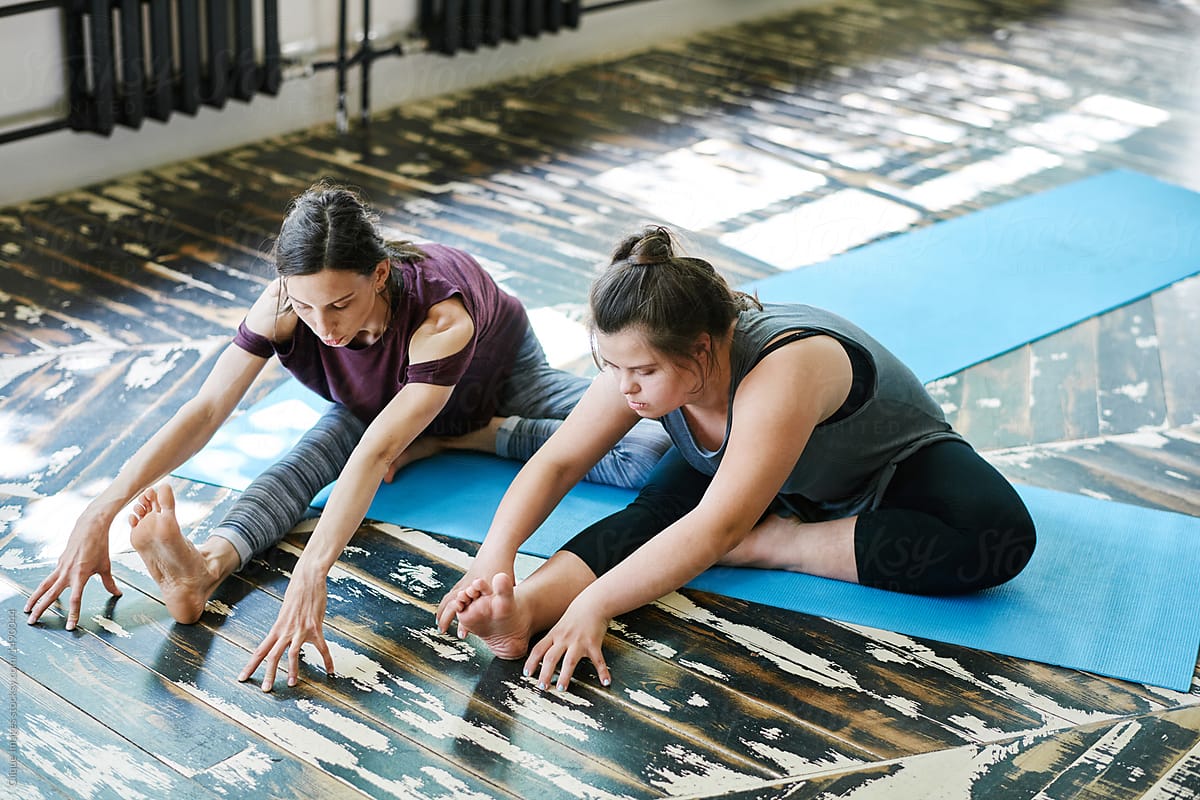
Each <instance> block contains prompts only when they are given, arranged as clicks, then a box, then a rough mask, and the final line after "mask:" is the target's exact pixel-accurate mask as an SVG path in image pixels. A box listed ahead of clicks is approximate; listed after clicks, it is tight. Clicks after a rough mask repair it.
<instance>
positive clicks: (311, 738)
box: [175, 681, 453, 800]
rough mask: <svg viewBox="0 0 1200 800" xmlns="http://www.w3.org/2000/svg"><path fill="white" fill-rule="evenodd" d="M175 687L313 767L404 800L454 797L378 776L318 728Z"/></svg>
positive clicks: (416, 782)
mask: <svg viewBox="0 0 1200 800" xmlns="http://www.w3.org/2000/svg"><path fill="white" fill-rule="evenodd" d="M175 685H176V686H178V687H180V688H181V689H183V690H184V691H186V692H187V693H188V694H191V695H192V696H194V697H196V698H197V699H199V700H201V701H203V702H205V703H207V704H208V705H210V706H212V707H213V708H216V709H217V710H218V711H220V712H222V713H223V714H225V715H226V716H228V717H231V718H232V719H234V720H236V721H238V722H239V723H241V724H242V725H244V726H245V727H247V728H249V729H250V730H252V731H254V732H256V733H258V734H259V735H260V736H262V737H263V738H265V739H267V740H268V741H270V742H273V743H275V744H276V745H278V746H280V747H282V748H284V749H286V750H288V751H290V752H291V753H292V754H293V755H295V756H296V757H298V758H300V759H303V760H304V761H307V762H308V763H310V764H315V765H333V766H337V767H341V768H343V769H345V770H347V771H349V772H352V773H354V774H356V775H358V776H359V777H361V778H362V779H363V780H364V781H366V782H367V783H370V784H371V785H372V786H374V787H376V788H377V789H379V790H382V791H383V792H386V793H387V794H388V795H390V796H392V797H396V798H400V799H401V800H426V799H427V798H432V797H435V796H436V797H440V798H445V800H451V798H452V797H453V795H449V794H439V795H430V794H429V793H428V789H429V787H428V786H427V784H426V782H425V781H422V780H420V779H419V778H417V777H416V776H404V777H403V778H401V779H400V780H394V779H391V778H387V777H384V776H382V775H378V774H376V773H374V772H372V771H371V770H369V769H367V768H365V767H364V766H363V765H362V764H361V763H360V762H359V757H358V756H357V755H356V754H355V753H353V752H351V751H350V750H349V749H348V748H347V747H346V746H345V745H343V744H342V743H340V742H336V741H334V740H333V739H330V738H329V737H328V736H325V735H324V734H323V733H321V732H320V731H319V730H317V729H315V728H310V727H306V726H304V725H301V724H299V723H297V722H294V721H292V720H289V719H285V718H282V717H272V716H267V715H265V714H260V713H257V712H249V711H246V710H244V709H243V708H242V707H241V706H238V705H235V704H234V703H231V702H229V701H228V700H225V699H224V698H222V697H218V696H217V695H214V694H212V693H211V692H209V691H207V690H205V689H201V688H200V687H199V686H197V685H196V684H195V683H192V682H190V681H188V682H185V681H176V682H175Z"/></svg>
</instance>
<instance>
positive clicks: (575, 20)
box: [563, 0, 583, 28]
mask: <svg viewBox="0 0 1200 800" xmlns="http://www.w3.org/2000/svg"><path fill="white" fill-rule="evenodd" d="M563 6H564V9H563V24H564V25H566V26H567V27H568V28H578V27H579V14H580V11H582V6H583V3H582V2H581V0H566V2H565V3H563Z"/></svg>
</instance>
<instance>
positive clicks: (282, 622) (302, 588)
mask: <svg viewBox="0 0 1200 800" xmlns="http://www.w3.org/2000/svg"><path fill="white" fill-rule="evenodd" d="M326 599H327V595H326V591H325V580H324V578H323V577H320V578H318V577H316V576H309V575H306V573H304V572H303V571H302V570H300V569H297V570H296V571H295V572H294V573H292V580H291V583H289V584H288V588H287V591H286V592H284V595H283V605H282V607H280V609H279V616H278V617H276V619H275V624H274V625H272V626H271V631H270V632H269V633H268V634H267V637H266V638H265V639H263V640H262V643H261V644H260V645H259V646H258V648H257V649H256V650H255V651H254V653H253V654H252V655H251V656H250V660H249V661H248V662H247V663H246V666H245V667H243V668H242V671H241V673H240V674H239V675H238V680H239V681H244V680H246V679H248V678H249V677H250V676H251V675H253V674H254V671H255V670H257V669H258V665H259V664H265V666H266V672H265V674H264V676H263V682H262V690H263V691H264V692H269V691H271V688H272V687H273V686H274V684H275V671H276V669H277V668H278V667H279V661H280V660H281V659H282V658H283V653H284V651H287V654H288V662H287V664H288V667H287V671H288V682H287V683H288V686H295V685H296V682H297V681H298V680H299V679H300V648H301V647H302V646H303V645H304V643H305V642H312V643H313V644H315V645H316V646H317V651H318V652H319V653H320V654H321V657H322V658H324V659H325V673H326V674H327V675H332V674H333V656H332V655H330V653H329V646H328V645H327V644H326V643H325V634H324V633H323V627H324V623H325V602H326Z"/></svg>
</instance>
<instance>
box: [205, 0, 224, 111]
mask: <svg viewBox="0 0 1200 800" xmlns="http://www.w3.org/2000/svg"><path fill="white" fill-rule="evenodd" d="M207 6H208V15H207V16H208V79H207V80H206V81H205V92H204V94H205V97H204V98H203V99H204V102H205V103H206V104H207V105H210V106H215V107H216V108H223V107H224V106H225V100H226V99H227V98H228V97H229V72H230V69H229V61H230V58H229V56H230V52H231V48H230V44H229V4H228V2H227V0H208V3H207Z"/></svg>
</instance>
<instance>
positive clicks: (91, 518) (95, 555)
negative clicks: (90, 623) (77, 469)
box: [25, 511, 121, 631]
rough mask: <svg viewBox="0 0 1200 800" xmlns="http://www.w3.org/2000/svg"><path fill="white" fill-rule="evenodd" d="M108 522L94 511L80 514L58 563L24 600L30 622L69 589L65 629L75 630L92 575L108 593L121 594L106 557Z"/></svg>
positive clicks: (110, 522) (33, 621)
mask: <svg viewBox="0 0 1200 800" xmlns="http://www.w3.org/2000/svg"><path fill="white" fill-rule="evenodd" d="M111 524H112V520H111V519H105V518H104V517H103V515H101V514H96V513H93V512H88V511H85V512H84V513H83V514H82V515H81V516H80V517H79V519H78V520H77V521H76V522H75V527H74V529H72V531H71V537H70V538H69V539H68V540H67V546H66V549H64V550H63V552H62V555H60V556H59V557H58V565H57V566H55V568H54V571H53V572H51V573H50V574H49V575H48V576H46V579H45V580H43V581H42V582H41V583H40V584H38V587H37V588H36V589H34V590H33V594H32V595H30V596H29V599H28V600H27V601H26V602H25V613H26V614H28V615H29V619H28V622H29V624H30V625H33V624H35V623H36V622H37V621H38V619H40V618H41V616H42V614H43V613H45V611H46V609H47V608H49V607H50V606H51V604H53V603H54V601H55V600H57V599H58V598H59V595H61V594H62V593H63V591H64V590H66V589H68V588H69V589H70V590H71V599H70V601H69V602H68V604H67V630H69V631H71V630H75V624H76V623H77V622H79V608H80V604H81V603H82V602H83V588H84V587H85V586H87V582H88V581H89V580H90V579H91V577H92V576H93V575H99V576H100V581H101V583H103V584H104V588H105V589H107V590H108V592H109V594H111V595H113V596H114V597H120V596H121V590H120V588H119V587H118V586H117V582H116V581H115V580H113V576H112V563H111V562H110V561H109V557H108V528H109V525H111Z"/></svg>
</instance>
